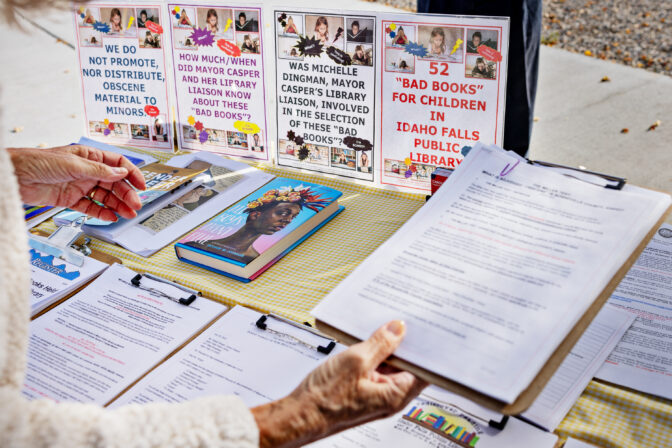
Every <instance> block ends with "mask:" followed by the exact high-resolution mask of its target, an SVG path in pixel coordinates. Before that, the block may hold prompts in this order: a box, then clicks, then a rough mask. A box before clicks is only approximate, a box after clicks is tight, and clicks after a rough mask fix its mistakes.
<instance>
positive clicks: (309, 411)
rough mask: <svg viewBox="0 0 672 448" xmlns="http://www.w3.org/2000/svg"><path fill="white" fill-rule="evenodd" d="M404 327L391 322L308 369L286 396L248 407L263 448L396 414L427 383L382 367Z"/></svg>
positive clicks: (311, 438)
mask: <svg viewBox="0 0 672 448" xmlns="http://www.w3.org/2000/svg"><path fill="white" fill-rule="evenodd" d="M405 331H406V327H405V325H404V324H403V322H401V321H392V322H390V323H388V324H387V325H385V326H383V327H381V328H379V329H378V330H377V331H376V332H375V333H374V334H373V335H372V336H371V338H369V339H368V340H366V341H364V342H361V343H359V344H356V345H353V346H352V347H350V348H349V349H348V350H346V351H344V352H342V353H339V354H338V355H336V356H334V357H332V358H331V359H329V360H328V361H327V362H325V363H323V364H322V365H320V366H319V367H318V368H316V369H315V370H314V371H313V372H311V373H310V374H309V375H308V376H307V377H306V378H305V379H304V380H303V382H302V383H301V384H300V385H299V386H298V387H297V388H296V390H294V391H293V392H292V393H291V394H290V395H289V396H288V397H286V398H283V399H282V400H278V401H275V402H272V403H269V404H266V405H262V406H258V407H256V408H254V409H252V413H253V414H254V416H255V419H256V421H257V425H258V426H259V431H260V441H261V443H260V445H261V446H262V447H270V446H274V447H280V446H282V447H289V446H299V445H302V444H305V443H308V442H311V441H314V440H316V439H319V438H322V437H326V436H328V435H331V434H334V433H336V432H339V431H342V430H344V429H347V428H350V427H352V426H356V425H359V424H362V423H366V422H368V421H371V420H375V419H377V418H381V417H387V416H390V415H392V414H394V413H396V412H399V411H400V410H402V409H403V407H404V406H406V405H407V404H408V403H409V402H410V401H411V399H413V398H414V397H415V396H417V395H418V394H419V393H420V392H421V391H422V389H423V388H424V387H425V386H426V385H427V384H426V383H425V382H424V381H422V380H419V379H418V378H416V377H415V376H414V375H413V374H411V373H409V372H403V371H398V370H396V369H394V368H392V367H390V366H386V365H381V363H382V362H383V361H385V359H386V358H387V357H388V356H390V355H391V354H392V353H393V352H394V350H395V349H396V348H397V347H398V346H399V344H400V343H401V340H402V339H403V337H404V334H405Z"/></svg>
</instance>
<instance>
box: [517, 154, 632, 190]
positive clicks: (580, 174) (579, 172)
mask: <svg viewBox="0 0 672 448" xmlns="http://www.w3.org/2000/svg"><path fill="white" fill-rule="evenodd" d="M527 163H529V164H530V165H539V166H543V167H547V168H554V169H557V170H559V171H561V172H562V171H569V172H564V173H562V174H564V175H565V176H569V177H573V178H575V179H578V180H581V181H584V182H588V183H591V184H594V185H599V186H603V187H604V188H609V189H611V190H622V189H623V187H624V186H625V184H626V182H627V179H625V178H623V177H617V176H611V175H609V174H603V173H598V172H595V171H588V170H585V169H581V168H574V167H571V166H566V165H559V164H556V163H550V162H542V161H541V160H529V159H527ZM591 177H593V178H599V179H601V180H602V182H601V183H596V182H592V181H591V180H589V179H590V178H591Z"/></svg>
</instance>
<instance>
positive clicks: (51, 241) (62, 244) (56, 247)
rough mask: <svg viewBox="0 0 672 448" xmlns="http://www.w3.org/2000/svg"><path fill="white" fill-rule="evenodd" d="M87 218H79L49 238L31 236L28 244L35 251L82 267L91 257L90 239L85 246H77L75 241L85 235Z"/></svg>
mask: <svg viewBox="0 0 672 448" xmlns="http://www.w3.org/2000/svg"><path fill="white" fill-rule="evenodd" d="M86 219H87V218H86V216H82V217H79V218H77V219H76V220H75V221H73V222H71V223H70V224H67V225H65V226H61V227H59V228H58V229H56V230H55V231H54V233H52V234H51V235H50V236H49V237H48V238H45V237H42V236H38V235H30V236H29V238H28V244H29V245H30V247H32V248H33V249H35V250H38V251H40V252H43V253H46V254H48V255H52V256H54V257H57V258H61V259H63V260H65V261H67V262H68V263H72V264H74V265H75V266H82V265H83V264H84V260H85V259H86V257H88V256H89V255H91V249H90V248H89V246H88V244H89V243H90V242H91V239H90V238H86V239H85V240H84V244H82V245H79V246H78V245H76V244H75V241H77V239H78V238H79V237H80V236H81V235H82V234H83V233H84V231H83V230H82V226H83V225H84V224H85V223H86Z"/></svg>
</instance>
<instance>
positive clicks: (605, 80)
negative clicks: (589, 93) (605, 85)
mask: <svg viewBox="0 0 672 448" xmlns="http://www.w3.org/2000/svg"><path fill="white" fill-rule="evenodd" d="M609 81H611V78H610V77H608V76H603V77H602V79H600V82H609Z"/></svg>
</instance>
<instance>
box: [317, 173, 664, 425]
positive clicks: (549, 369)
mask: <svg viewBox="0 0 672 448" xmlns="http://www.w3.org/2000/svg"><path fill="white" fill-rule="evenodd" d="M528 163H537V164H539V162H529V161H528ZM541 163H545V162H541ZM560 167H561V168H563V169H569V168H568V167H564V166H560ZM514 168H515V165H514V166H513V167H510V169H511V170H512V169H514ZM573 170H576V169H573ZM577 171H583V170H577ZM509 172H510V170H509ZM588 174H591V175H594V176H597V177H601V178H605V179H607V180H608V181H609V185H613V186H611V187H607V186H606V185H605V186H604V188H612V189H617V190H621V189H622V188H623V186H624V185H625V183H626V180H625V179H622V178H618V177H615V176H608V175H604V174H600V173H592V172H588ZM671 212H672V206H670V207H668V209H667V210H666V211H665V212H664V213H663V214H662V216H661V218H660V219H659V220H658V222H657V223H656V224H655V225H654V226H653V227H652V228H651V229H650V230H649V232H648V233H647V234H646V236H645V237H644V239H643V240H642V241H641V242H640V243H639V245H638V246H637V248H636V249H635V251H634V252H633V253H632V254H631V255H630V257H629V258H628V259H627V260H626V262H625V263H624V264H623V265H622V266H621V268H620V269H619V270H618V271H617V272H616V274H615V275H614V276H613V277H612V279H611V280H610V281H609V283H607V285H606V286H605V287H604V289H603V290H602V292H601V293H600V294H599V295H598V296H597V298H596V299H595V300H594V301H593V303H592V305H591V306H590V307H589V308H588V309H587V310H586V312H585V313H584V314H583V316H582V317H581V318H580V319H579V320H578V322H577V323H576V324H575V325H574V327H573V328H572V330H570V332H569V333H568V334H567V336H566V337H565V339H564V340H563V341H562V342H561V343H560V345H558V347H557V348H556V349H555V351H554V352H553V353H552V354H551V356H550V357H549V358H548V360H547V361H546V364H545V365H544V366H543V367H542V369H541V370H540V371H539V372H538V373H537V375H536V377H535V378H534V379H533V380H532V382H531V383H530V385H529V386H528V387H527V388H526V389H525V390H524V391H523V392H521V394H520V395H519V396H518V397H517V398H516V400H515V401H514V402H513V403H506V402H503V401H500V400H497V399H495V398H493V397H490V396H489V395H486V394H483V393H481V392H478V391H476V390H474V389H471V388H470V387H467V386H465V385H463V384H461V383H458V382H456V381H452V380H450V379H448V378H445V377H442V376H440V375H437V374H435V373H433V372H431V371H429V370H427V369H424V368H422V367H420V366H418V365H415V364H412V363H410V362H408V361H405V360H403V359H400V358H398V357H396V356H391V357H390V358H388V360H386V363H387V364H390V365H392V366H394V367H397V368H399V369H402V370H407V371H409V372H411V373H413V374H415V375H416V376H417V377H419V378H421V379H423V380H425V381H427V382H429V383H431V384H435V385H437V386H439V387H441V388H443V389H445V390H448V391H451V392H454V393H456V394H459V395H462V396H463V397H466V398H468V399H470V400H471V401H473V402H475V403H477V404H480V405H482V406H484V407H487V408H490V409H493V410H496V411H497V412H500V413H501V414H504V415H517V414H520V413H522V412H524V411H525V410H526V409H527V408H529V407H530V406H531V405H532V403H533V402H534V400H535V399H536V398H537V396H538V395H539V394H540V393H541V391H542V390H543V389H544V387H545V386H546V383H548V381H549V380H550V379H551V377H552V376H553V374H554V373H555V371H556V370H557V369H558V367H560V364H562V362H563V361H564V359H565V358H566V357H567V355H568V354H569V352H570V351H571V350H572V348H573V347H574V345H575V344H576V342H577V341H578V340H579V338H580V337H581V336H582V335H583V333H584V331H585V330H586V329H587V328H588V326H589V325H590V323H591V322H592V321H593V319H594V318H595V316H597V314H598V313H599V311H600V309H602V307H603V306H604V304H605V303H606V302H607V300H608V299H609V297H610V296H611V295H612V293H613V292H614V291H615V290H616V288H617V287H618V285H619V284H620V282H621V280H622V279H623V277H625V275H626V274H627V272H628V271H629V270H630V268H631V267H632V266H633V265H634V264H635V262H636V261H637V259H638V258H639V256H640V254H641V253H642V251H643V250H644V249H645V248H646V245H647V244H648V242H649V241H650V240H651V238H653V235H654V234H655V233H656V231H657V229H658V228H659V227H660V226H661V225H662V224H663V223H664V222H665V221H666V220H667V217H668V216H669V215H670V213H671ZM316 327H317V328H318V329H319V330H321V331H323V332H324V333H326V334H328V335H330V336H332V337H334V338H335V339H336V340H337V341H339V342H342V343H344V344H346V345H348V346H349V345H353V344H356V343H358V342H360V341H361V340H360V339H358V338H355V337H353V336H352V335H350V334H347V333H345V332H343V331H341V330H339V329H337V328H335V327H333V326H331V325H329V324H327V323H325V322H323V321H320V320H316Z"/></svg>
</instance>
